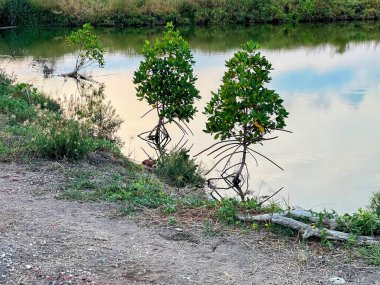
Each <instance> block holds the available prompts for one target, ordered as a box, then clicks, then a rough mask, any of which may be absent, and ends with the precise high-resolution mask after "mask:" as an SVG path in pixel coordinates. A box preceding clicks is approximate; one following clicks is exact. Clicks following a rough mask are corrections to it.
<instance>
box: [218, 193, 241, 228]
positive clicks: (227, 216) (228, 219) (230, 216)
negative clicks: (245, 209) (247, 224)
mask: <svg viewBox="0 0 380 285" xmlns="http://www.w3.org/2000/svg"><path fill="white" fill-rule="evenodd" d="M238 205H239V202H238V201H237V200H235V199H223V200H222V201H221V202H220V207H219V208H218V210H217V217H218V219H219V221H221V222H222V223H223V224H225V225H233V224H235V223H236V214H237V207H238Z"/></svg>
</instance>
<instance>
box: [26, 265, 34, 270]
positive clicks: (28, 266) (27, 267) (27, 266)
mask: <svg viewBox="0 0 380 285" xmlns="http://www.w3.org/2000/svg"><path fill="white" fill-rule="evenodd" d="M25 268H26V269H28V270H29V269H32V268H33V266H31V265H26V266H25Z"/></svg>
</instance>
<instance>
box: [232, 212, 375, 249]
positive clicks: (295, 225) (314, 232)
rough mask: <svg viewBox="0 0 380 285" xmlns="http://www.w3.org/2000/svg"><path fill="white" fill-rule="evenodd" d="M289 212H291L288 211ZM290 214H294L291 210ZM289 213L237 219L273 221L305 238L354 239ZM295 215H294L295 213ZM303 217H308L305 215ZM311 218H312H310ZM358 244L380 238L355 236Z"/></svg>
mask: <svg viewBox="0 0 380 285" xmlns="http://www.w3.org/2000/svg"><path fill="white" fill-rule="evenodd" d="M288 214H289V213H288ZM290 214H292V213H291V212H290ZM286 215H287V214H279V213H276V214H263V215H257V216H242V215H238V216H237V219H238V220H240V221H244V222H272V223H275V224H278V225H281V226H284V227H288V228H291V229H293V230H296V231H298V232H300V233H302V238H303V239H308V238H310V237H325V238H327V239H329V240H337V241H347V240H350V239H352V235H351V234H348V233H344V232H340V231H335V230H331V229H328V228H324V229H318V228H315V227H312V226H311V225H308V224H305V223H303V222H300V221H297V220H295V219H292V218H288V217H286ZM293 216H294V215H293ZM303 218H306V217H304V216H303ZM310 220H311V219H310ZM355 239H356V243H357V244H358V245H373V244H380V238H377V237H369V236H355Z"/></svg>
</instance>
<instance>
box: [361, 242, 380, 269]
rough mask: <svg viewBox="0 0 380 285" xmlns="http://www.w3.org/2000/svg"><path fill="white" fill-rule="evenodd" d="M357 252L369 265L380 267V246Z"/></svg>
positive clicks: (362, 248)
mask: <svg viewBox="0 0 380 285" xmlns="http://www.w3.org/2000/svg"><path fill="white" fill-rule="evenodd" d="M357 252H358V254H359V256H361V257H362V258H364V259H365V260H366V262H368V263H369V264H371V265H375V266H380V245H373V246H368V247H361V248H359V249H358V250H357Z"/></svg>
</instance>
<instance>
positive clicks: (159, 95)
mask: <svg viewBox="0 0 380 285" xmlns="http://www.w3.org/2000/svg"><path fill="white" fill-rule="evenodd" d="M143 55H144V57H145V59H144V61H142V62H141V64H140V67H139V69H138V70H137V71H136V72H135V74H134V80H133V82H134V83H135V84H137V87H136V90H137V97H138V98H139V100H146V101H147V102H148V104H149V105H150V106H152V108H151V109H150V110H149V111H148V112H147V113H146V114H145V115H147V114H148V113H150V112H152V111H156V112H157V115H158V123H157V126H156V127H155V128H154V129H153V130H151V131H148V132H145V133H142V134H140V135H139V137H140V138H141V139H143V140H145V141H146V142H148V144H149V145H150V146H151V147H152V148H154V149H155V150H156V151H157V153H158V155H159V156H162V155H164V154H165V153H166V147H167V146H168V144H169V142H170V141H171V138H170V135H169V133H168V131H167V129H166V125H167V124H169V123H175V124H176V125H177V126H178V127H179V128H180V130H181V131H182V132H183V135H185V134H188V131H189V132H191V130H190V129H189V127H188V126H187V124H186V123H188V122H189V121H190V120H191V119H193V116H194V115H195V113H196V112H197V109H196V108H195V106H194V102H195V100H196V99H199V98H200V96H199V91H198V90H197V89H196V88H195V86H194V84H195V81H196V80H197V78H196V77H195V76H194V74H193V65H194V63H195V61H194V60H193V55H192V53H191V50H190V48H189V45H188V43H187V42H186V41H185V40H184V39H183V38H182V37H181V35H180V33H179V32H178V31H176V30H175V29H174V26H173V24H172V23H168V24H167V26H166V30H165V31H164V34H163V37H162V38H160V39H157V40H156V42H155V43H154V44H152V43H150V42H149V41H146V43H145V46H144V49H143ZM145 115H144V116H145ZM144 116H143V117H144Z"/></svg>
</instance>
